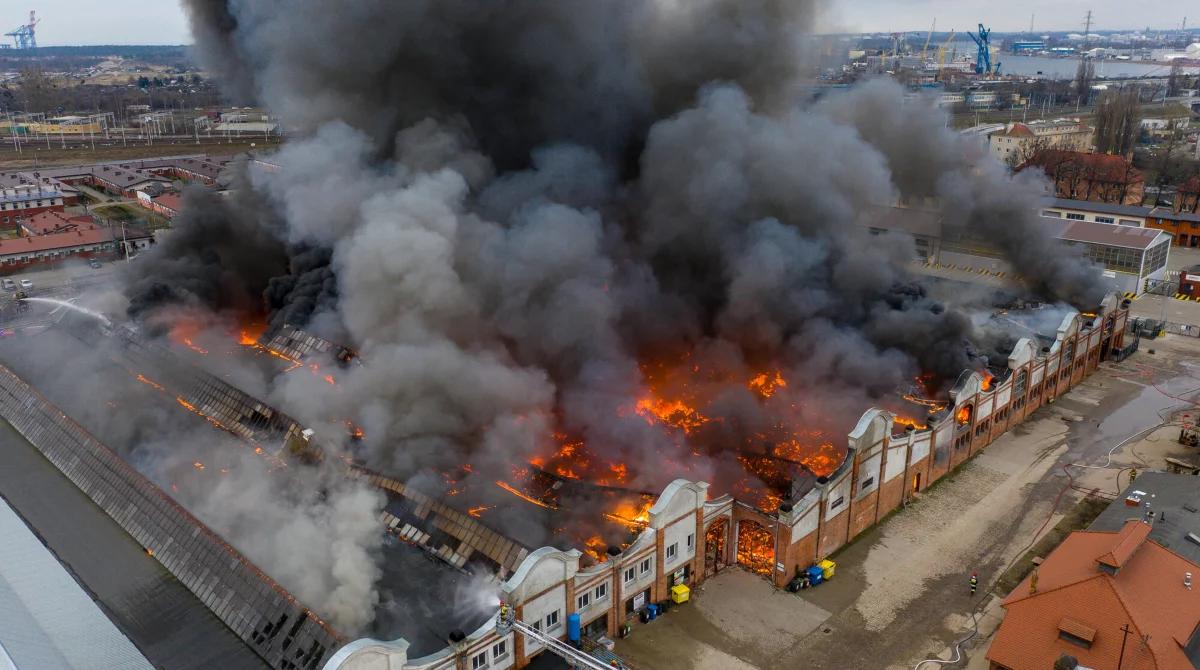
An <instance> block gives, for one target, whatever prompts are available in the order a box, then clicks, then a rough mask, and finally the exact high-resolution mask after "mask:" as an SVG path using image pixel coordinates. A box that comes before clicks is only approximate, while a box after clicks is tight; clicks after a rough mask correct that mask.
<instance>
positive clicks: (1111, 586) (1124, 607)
mask: <svg viewBox="0 0 1200 670" xmlns="http://www.w3.org/2000/svg"><path fill="white" fill-rule="evenodd" d="M1101 575H1102V576H1104V577H1108V579H1107V580H1106V581H1105V584H1107V585H1108V588H1109V589H1110V590H1111V591H1112V592H1113V596H1115V597H1116V599H1117V602H1118V603H1120V604H1121V609H1122V610H1124V611H1125V617H1126V618H1127V619H1129V623H1130V624H1131V625H1132V627H1133V629H1134V631H1136V632H1137V637H1138V638H1139V639H1141V638H1142V629H1141V627H1140V626H1138V622H1137V619H1136V618H1134V616H1133V611H1132V610H1130V609H1129V603H1127V602H1125V598H1123V597H1121V589H1118V588H1117V587H1116V586H1115V584H1116V581H1117V580H1116V578H1115V577H1113V576H1112V575H1108V574H1105V573H1101ZM1174 637H1175V636H1173V635H1172V636H1171V639H1174ZM1151 639H1153V637H1151ZM1142 646H1143V647H1145V649H1146V650H1147V651H1149V652H1150V658H1152V659H1153V660H1154V666H1155V667H1158V654H1155V653H1154V647H1153V646H1152V645H1151V644H1150V643H1149V642H1142Z"/></svg>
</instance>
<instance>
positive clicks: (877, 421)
mask: <svg viewBox="0 0 1200 670" xmlns="http://www.w3.org/2000/svg"><path fill="white" fill-rule="evenodd" d="M895 420H896V416H895V415H894V414H892V413H891V412H889V411H887V410H886V409H879V408H878V407H872V408H871V409H869V410H867V411H865V412H863V414H862V416H860V417H858V423H856V424H854V429H853V430H851V431H850V434H849V435H847V436H846V437H847V439H848V440H849V442H850V446H851V447H853V448H855V449H858V450H863V449H866V448H868V447H870V446H871V445H874V444H876V443H878V442H880V441H882V440H883V439H884V438H885V437H888V436H889V435H891V434H892V423H893V422H894V421H895Z"/></svg>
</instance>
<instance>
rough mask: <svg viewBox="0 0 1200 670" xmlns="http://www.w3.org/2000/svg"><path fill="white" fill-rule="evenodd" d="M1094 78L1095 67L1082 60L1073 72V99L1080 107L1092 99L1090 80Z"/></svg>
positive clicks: (1088, 61)
mask: <svg viewBox="0 0 1200 670" xmlns="http://www.w3.org/2000/svg"><path fill="white" fill-rule="evenodd" d="M1095 78H1096V65H1095V64H1094V63H1092V61H1090V60H1088V59H1086V58H1084V59H1082V60H1080V61H1079V67H1078V68H1077V69H1076V70H1075V99H1076V100H1077V101H1078V102H1079V105H1080V106H1087V104H1088V102H1090V101H1091V99H1092V80H1093V79H1095Z"/></svg>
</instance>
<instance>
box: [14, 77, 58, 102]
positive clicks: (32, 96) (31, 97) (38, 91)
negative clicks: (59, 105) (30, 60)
mask: <svg viewBox="0 0 1200 670" xmlns="http://www.w3.org/2000/svg"><path fill="white" fill-rule="evenodd" d="M17 86H18V87H19V88H20V90H21V102H22V105H23V106H24V108H25V111H27V112H44V111H46V110H49V109H51V108H53V107H54V106H55V104H56V103H55V98H56V92H55V90H54V82H52V81H50V77H49V76H48V75H47V74H46V73H45V71H43V70H42V69H41V68H40V67H31V68H26V69H24V70H21V75H20V77H18V84H17Z"/></svg>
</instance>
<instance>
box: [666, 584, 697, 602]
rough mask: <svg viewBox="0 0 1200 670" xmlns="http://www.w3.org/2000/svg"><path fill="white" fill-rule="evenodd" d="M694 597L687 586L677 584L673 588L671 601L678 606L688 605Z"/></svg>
mask: <svg viewBox="0 0 1200 670" xmlns="http://www.w3.org/2000/svg"><path fill="white" fill-rule="evenodd" d="M690 597H692V590H691V589H689V588H688V587H687V585H686V584H676V585H675V586H672V587H671V601H672V602H674V603H675V604H676V605H678V604H681V603H686V602H687V601H688V598H690Z"/></svg>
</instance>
